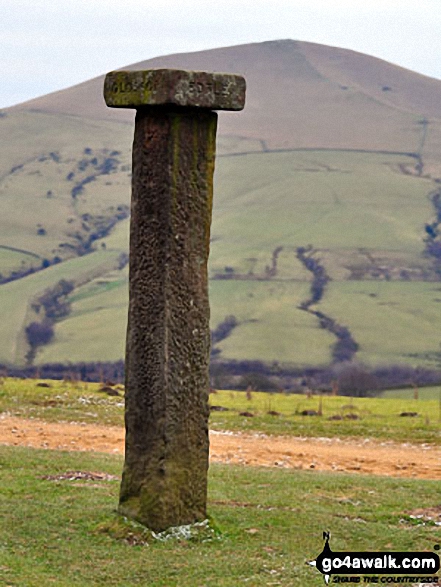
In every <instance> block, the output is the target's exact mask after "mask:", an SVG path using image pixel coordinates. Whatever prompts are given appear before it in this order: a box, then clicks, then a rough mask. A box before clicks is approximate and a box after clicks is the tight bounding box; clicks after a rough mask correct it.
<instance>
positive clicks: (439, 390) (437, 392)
mask: <svg viewBox="0 0 441 587" xmlns="http://www.w3.org/2000/svg"><path fill="white" fill-rule="evenodd" d="M381 397H384V398H387V399H409V400H411V399H414V397H415V389H390V390H388V391H384V392H383V393H382V394H381ZM418 398H419V399H420V400H437V401H438V402H439V401H441V385H440V386H438V387H421V388H420V389H418Z"/></svg>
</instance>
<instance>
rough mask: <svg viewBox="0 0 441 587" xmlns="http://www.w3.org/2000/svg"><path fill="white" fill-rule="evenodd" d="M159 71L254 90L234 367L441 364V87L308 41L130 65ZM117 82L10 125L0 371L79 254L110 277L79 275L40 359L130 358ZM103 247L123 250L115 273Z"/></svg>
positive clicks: (4, 177) (240, 182)
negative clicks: (37, 307)
mask: <svg viewBox="0 0 441 587" xmlns="http://www.w3.org/2000/svg"><path fill="white" fill-rule="evenodd" d="M152 67H180V68H187V69H205V70H209V71H229V72H236V73H241V74H244V75H245V76H246V79H247V104H246V108H245V110H244V111H243V112H242V113H239V114H238V113H235V114H231V113H220V121H219V132H218V145H217V150H218V158H217V162H216V176H215V206H214V216H213V226H212V245H211V258H210V268H209V269H210V295H211V306H212V328H213V329H216V327H217V326H218V325H219V324H221V323H222V322H223V321H224V320H225V317H226V316H229V315H234V316H235V318H236V323H235V324H236V325H235V327H234V328H233V329H231V331H230V334H229V336H228V337H226V338H223V339H221V340H218V341H217V342H216V344H215V348H214V351H215V354H216V356H217V358H219V359H225V360H230V359H248V360H253V359H259V360H262V361H265V362H273V361H278V362H280V363H284V364H290V365H304V366H306V365H325V364H328V363H329V362H331V361H336V360H342V359H357V358H360V359H362V360H363V361H365V362H367V363H371V364H379V363H385V362H387V363H410V364H413V365H425V366H439V365H441V355H440V342H441V337H440V336H439V334H438V331H439V328H438V327H437V323H438V321H441V306H440V303H439V301H440V298H441V296H440V294H439V291H441V284H440V283H439V281H440V280H441V267H440V261H439V257H441V252H440V251H441V245H440V244H439V240H440V237H439V224H440V223H441V192H440V185H439V184H440V182H441V81H439V80H435V79H431V78H427V77H425V76H421V75H419V74H416V73H414V72H411V71H408V70H405V69H403V68H400V67H397V66H395V65H392V64H389V63H386V62H384V61H381V60H379V59H376V58H373V57H369V56H367V55H362V54H359V53H355V52H352V51H348V50H343V49H337V48H332V47H326V46H322V45H316V44H311V43H303V42H297V41H291V40H284V41H271V42H266V43H257V44H250V45H242V46H236V47H227V48H221V49H214V50H210V51H201V52H197V53H188V54H179V55H169V56H164V57H158V58H155V59H152V60H149V61H145V62H141V63H137V64H133V65H130V66H128V67H127V69H144V68H152ZM102 86H103V77H99V78H95V79H93V80H89V81H86V82H84V83H83V84H80V85H77V86H74V87H72V88H68V89H66V90H63V91H60V92H56V93H53V94H49V95H47V96H43V97H41V98H37V99H35V100H31V101H30V102H26V103H23V104H19V105H17V106H14V107H13V108H9V109H7V110H4V111H3V113H2V115H1V117H0V127H1V128H2V130H3V132H2V136H4V137H6V140H4V141H2V142H1V143H0V155H1V156H0V206H1V210H2V214H1V215H0V235H1V236H0V273H1V274H2V280H3V282H6V281H8V280H10V279H11V277H14V278H19V279H18V280H17V279H16V280H15V281H13V282H12V283H3V284H2V285H0V297H1V296H4V298H5V300H6V299H7V300H8V302H7V303H8V305H7V306H6V305H5V306H3V305H2V307H8V312H9V313H11V315H14V316H16V317H17V316H21V318H20V319H18V318H17V319H14V320H13V321H12V320H8V321H6V322H5V328H6V330H5V334H6V336H4V337H3V340H2V341H1V342H0V362H6V363H16V364H19V363H23V362H24V360H25V354H26V353H25V352H24V351H25V347H26V345H25V344H24V345H23V344H21V345H19V346H17V345H15V344H13V343H12V341H15V340H17V337H18V338H19V339H20V340H22V341H23V340H24V331H25V328H26V326H27V325H28V323H29V320H30V319H31V318H30V315H29V313H26V312H24V313H23V311H22V310H20V309H19V307H20V308H21V307H23V304H24V306H25V307H27V306H31V305H32V303H33V301H34V302H35V297H37V298H38V295H41V293H42V291H44V289H45V288H50V287H53V286H54V285H55V284H56V282H57V279H58V273H57V271H59V269H58V267H59V268H60V270H61V268H62V267H63V266H65V265H66V263H72V260H73V259H74V258H76V257H81V258H82V259H86V258H87V259H88V261H87V262H88V263H90V264H91V265H94V259H96V261H97V264H96V267H97V268H98V269H97V271H96V272H95V273H94V274H92V273H90V274H89V275H90V279H86V280H85V279H80V277H77V275H79V276H81V272H80V273H78V274H77V273H75V275H74V274H72V280H73V281H74V285H75V290H74V291H73V293H72V294H71V298H70V303H71V313H70V314H69V315H68V316H64V317H63V318H62V319H61V320H59V321H57V323H56V324H55V338H54V339H53V341H52V342H51V343H50V344H49V345H46V346H44V347H42V348H41V349H40V350H39V352H37V355H36V359H35V360H36V362H37V363H41V362H47V361H79V360H96V359H102V360H105V359H109V360H110V359H112V360H113V359H116V358H120V357H121V356H122V348H123V343H124V336H125V334H124V332H125V313H126V310H125V308H126V305H127V268H124V269H118V266H119V267H123V266H124V263H121V257H120V255H124V253H126V252H127V242H128V241H127V234H128V219H127V218H128V213H129V208H128V205H129V197H130V144H131V140H132V135H133V112H131V111H127V110H114V109H108V108H106V106H105V104H104V102H103V98H102ZM99 252H102V253H108V254H109V255H114V257H112V259H113V261H112V263H114V264H113V265H112V267H110V269H111V270H112V271H111V272H110V273H109V266H108V265H106V263H103V262H102V259H99V258H98V256H97V254H98V253H99ZM109 259H110V257H109ZM115 259H116V260H115ZM54 265H56V266H57V267H55V266H54ZM40 267H48V268H51V269H54V271H48V270H47V269H45V270H44V271H39V273H38V275H39V276H40V275H41V277H39V279H40V281H41V286H40V287H41V289H40V290H39V291H36V290H35V288H34V287H33V286H27V283H28V282H29V283H30V282H31V280H32V279H34V276H33V275H27V274H28V273H29V272H30V271H32V270H34V269H39V268H40ZM55 269H57V271H55ZM43 276H45V277H44V279H43ZM32 283H36V281H35V279H34V282H32ZM39 283H40V282H39ZM31 292H32V293H31ZM31 298H32V299H31ZM32 319H35V316H34V317H33V318H32ZM17 320H18V321H17ZM17 349H19V350H17Z"/></svg>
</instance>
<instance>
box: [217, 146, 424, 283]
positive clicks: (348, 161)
mask: <svg viewBox="0 0 441 587" xmlns="http://www.w3.org/2000/svg"><path fill="white" fill-rule="evenodd" d="M412 164H413V160H412V159H411V158H410V157H405V156H399V155H384V154H367V153H354V152H321V151H309V152H308V151H303V152H302V151H294V152H278V153H260V154H249V155H243V156H236V157H225V158H222V159H221V160H220V161H219V162H218V165H217V172H216V182H215V194H216V196H215V199H214V216H213V227H212V235H213V244H212V259H211V271H212V272H213V271H217V270H219V271H220V270H221V268H222V267H223V266H224V265H230V266H232V267H234V268H236V269H237V270H238V271H240V272H245V271H246V270H247V268H248V266H249V262H247V259H249V258H250V257H251V258H252V257H257V258H258V263H257V265H256V268H255V270H256V272H259V273H263V270H264V267H265V264H268V263H269V261H270V255H271V252H272V250H273V249H274V248H275V247H277V246H285V247H292V246H294V247H298V246H305V245H308V244H312V245H313V246H314V247H315V248H318V249H330V250H332V249H346V250H350V249H354V250H357V249H358V248H360V247H365V248H367V249H371V250H388V251H403V252H408V253H411V254H412V255H413V256H414V257H418V256H419V254H420V253H421V251H422V248H423V245H422V239H423V237H424V224H425V223H426V222H427V221H428V219H430V218H432V216H433V209H432V207H431V203H430V201H429V199H428V198H427V195H428V193H429V192H430V191H431V190H432V189H433V187H434V186H433V183H432V182H431V181H430V180H428V179H422V178H418V177H414V176H411V175H404V174H403V173H402V172H401V171H400V168H399V166H400V165H412ZM263 252H266V259H264V257H263V256H262V253H263ZM243 253H245V254H243Z"/></svg>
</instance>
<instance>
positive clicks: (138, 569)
mask: <svg viewBox="0 0 441 587" xmlns="http://www.w3.org/2000/svg"><path fill="white" fill-rule="evenodd" d="M121 469H122V459H121V458H120V457H116V456H113V455H104V454H97V453H94V454H92V453H73V452H59V451H48V450H33V449H26V448H17V447H14V448H12V447H0V470H1V475H2V488H1V497H0V519H1V522H0V527H1V541H0V581H1V582H2V583H3V584H4V585H8V586H11V587H12V586H13V587H16V586H17V587H19V586H20V587H40V586H41V585H52V584H53V585H56V586H57V587H71V586H78V587H83V586H84V585H91V586H93V585H97V586H98V585H114V586H120V587H123V586H124V587H131V586H135V585H149V587H150V586H151V587H187V586H188V587H194V586H198V587H209V586H210V587H211V586H216V587H218V586H219V587H237V585H241V584H246V585H252V586H253V587H258V586H270V585H285V586H287V587H288V586H291V585H304V586H305V587H314V586H316V585H319V584H320V583H321V582H323V579H322V577H320V575H319V573H318V571H316V570H315V569H314V568H312V567H310V566H309V565H308V564H307V563H308V561H310V560H313V559H315V558H316V556H317V555H318V554H320V552H321V551H322V548H323V541H322V533H323V530H330V531H331V532H332V539H331V545H332V548H333V549H334V550H337V551H344V550H348V551H386V552H387V551H409V552H413V551H422V550H428V551H433V547H434V545H435V544H437V543H438V542H439V528H438V527H436V526H435V525H433V522H432V523H430V522H426V523H424V521H425V520H424V517H423V518H422V519H415V518H412V515H413V512H414V511H415V509H416V508H423V509H424V508H425V509H427V510H429V508H433V507H434V506H437V505H438V504H439V482H436V481H418V480H409V479H392V478H387V477H378V476H376V477H370V476H364V475H357V476H354V475H347V474H339V473H331V474H326V473H318V472H314V471H308V472H302V471H285V470H280V469H275V468H274V469H270V468H252V467H239V466H230V465H212V466H211V467H210V471H209V491H208V512H209V515H210V516H211V527H210V528H208V529H206V530H203V529H202V530H200V531H199V532H197V531H196V529H195V530H194V531H193V537H192V538H191V539H187V540H185V539H182V538H181V539H169V540H167V541H163V540H161V539H160V538H161V536H158V537H157V538H155V536H154V535H153V534H152V533H151V532H149V531H148V530H147V529H145V528H144V527H142V526H140V525H139V524H136V523H133V522H130V521H128V520H126V519H125V518H121V517H119V516H118V515H117V514H116V512H115V510H116V506H117V503H118V491H119V481H120V473H121ZM72 472H75V473H76V475H77V476H79V474H80V475H81V474H83V475H86V477H85V478H83V479H81V477H80V478H79V479H78V480H72V477H74V476H75V475H73V474H72ZM91 473H92V475H90V474H91ZM87 474H89V476H90V477H89V478H88V477H87ZM93 475H95V478H94V477H93ZM99 475H101V479H100V478H99ZM97 477H98V478H97ZM103 477H104V478H103ZM415 496H418V498H417V500H416V499H415Z"/></svg>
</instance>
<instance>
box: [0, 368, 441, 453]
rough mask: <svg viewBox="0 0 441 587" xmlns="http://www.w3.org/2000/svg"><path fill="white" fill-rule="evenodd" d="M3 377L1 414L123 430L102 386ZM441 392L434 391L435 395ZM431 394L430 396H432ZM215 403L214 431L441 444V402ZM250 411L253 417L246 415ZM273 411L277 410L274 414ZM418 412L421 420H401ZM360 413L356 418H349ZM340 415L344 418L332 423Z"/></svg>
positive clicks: (219, 399)
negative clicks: (313, 413)
mask: <svg viewBox="0 0 441 587" xmlns="http://www.w3.org/2000/svg"><path fill="white" fill-rule="evenodd" d="M38 383H39V381H36V380H19V379H10V378H8V379H4V380H3V383H2V385H1V387H0V413H7V414H10V415H13V416H19V417H23V418H40V419H43V420H47V421H53V422H58V421H67V422H86V423H90V424H105V425H114V426H123V413H124V399H123V392H122V390H121V389H120V394H121V395H120V396H119V397H109V396H108V395H106V394H105V393H103V392H101V391H99V389H100V384H95V383H87V384H86V383H77V384H72V383H68V382H57V381H51V382H48V384H49V385H50V386H51V387H49V388H45V387H39V386H38ZM437 390H438V393H439V388H433V395H435V394H436V391H437ZM427 393H429V392H427ZM210 404H211V405H216V406H221V407H224V408H227V409H228V411H222V412H220V411H212V412H211V416H210V427H211V428H212V429H213V430H236V431H245V432H261V433H265V434H275V435H278V434H283V435H290V436H304V437H317V436H321V437H339V438H344V437H357V438H378V439H382V440H393V441H396V442H412V443H421V442H428V443H432V444H436V445H441V408H440V403H439V399H438V398H437V399H428V400H423V399H420V400H414V399H390V398H389V399H384V398H349V397H323V398H321V399H320V398H319V397H317V396H314V397H312V398H309V399H308V398H307V397H305V396H302V395H294V394H292V395H285V394H283V393H273V394H270V393H261V392H254V393H252V395H251V399H250V400H249V399H247V396H246V394H245V393H244V392H239V391H219V392H217V393H216V394H212V395H210ZM320 409H321V410H322V416H303V415H301V412H302V411H303V410H315V411H317V412H319V411H320ZM241 412H249V413H251V414H253V417H245V416H241V415H240V414H241ZM268 412H277V413H278V415H271V414H269V413H268ZM402 412H417V414H418V416H416V417H401V416H400V414H401V413H402ZM348 414H355V415H356V416H358V417H359V419H357V420H352V419H348V418H346V416H347V415H348ZM335 416H341V418H342V419H339V420H329V418H331V417H335Z"/></svg>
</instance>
